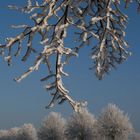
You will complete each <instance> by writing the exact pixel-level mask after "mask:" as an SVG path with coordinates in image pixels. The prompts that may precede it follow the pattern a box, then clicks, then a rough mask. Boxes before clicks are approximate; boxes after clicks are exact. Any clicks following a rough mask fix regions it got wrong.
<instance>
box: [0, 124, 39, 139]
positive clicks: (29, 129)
mask: <svg viewBox="0 0 140 140" xmlns="http://www.w3.org/2000/svg"><path fill="white" fill-rule="evenodd" d="M0 140H38V138H37V133H36V129H35V128H34V127H33V125H32V124H24V125H23V126H22V127H21V128H18V127H15V128H11V129H10V130H0Z"/></svg>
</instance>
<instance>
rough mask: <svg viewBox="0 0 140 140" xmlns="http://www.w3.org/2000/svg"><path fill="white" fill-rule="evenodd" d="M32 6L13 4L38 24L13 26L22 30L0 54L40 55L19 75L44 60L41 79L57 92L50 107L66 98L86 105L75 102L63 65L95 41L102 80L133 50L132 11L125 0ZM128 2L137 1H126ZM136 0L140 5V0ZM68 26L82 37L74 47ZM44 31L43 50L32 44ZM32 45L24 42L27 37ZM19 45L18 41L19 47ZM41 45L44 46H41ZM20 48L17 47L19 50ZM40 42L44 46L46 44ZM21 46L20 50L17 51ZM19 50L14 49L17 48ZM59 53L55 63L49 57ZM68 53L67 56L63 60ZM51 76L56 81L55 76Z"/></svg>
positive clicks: (48, 1)
mask: <svg viewBox="0 0 140 140" xmlns="http://www.w3.org/2000/svg"><path fill="white" fill-rule="evenodd" d="M27 2H28V3H27V6H24V7H17V6H11V5H10V6H9V8H10V9H14V10H18V11H21V12H24V13H27V14H29V15H30V19H31V20H32V21H33V23H34V25H33V26H31V25H25V24H23V25H13V26H12V27H13V28H21V29H22V30H23V31H22V32H21V33H20V34H18V35H17V36H15V37H10V38H7V39H6V41H7V42H6V44H5V45H1V46H0V54H4V52H6V51H7V50H8V54H6V53H5V60H6V61H7V62H8V65H11V63H12V58H13V56H16V57H17V56H18V55H20V54H23V53H22V50H24V52H25V50H26V53H25V54H24V56H23V57H22V61H27V60H28V58H29V57H30V56H32V53H35V55H36V60H35V62H34V64H33V66H31V67H30V68H29V69H28V70H27V71H26V72H25V73H24V74H23V75H21V76H20V77H18V78H15V80H16V81H17V82H20V81H21V80H22V79H23V78H25V77H27V76H28V75H29V74H31V73H32V72H33V71H36V70H39V67H40V65H41V64H45V65H46V66H47V67H48V75H47V76H46V77H44V78H42V79H41V81H47V82H49V80H50V79H53V80H54V81H53V82H52V83H48V84H47V85H46V86H45V87H46V89H47V90H49V91H50V92H51V95H52V96H53V98H52V100H51V102H50V104H49V105H48V106H47V108H49V107H52V106H54V104H55V103H56V102H58V103H59V104H60V103H63V101H65V100H68V101H69V103H70V104H71V106H72V107H73V109H74V110H75V111H78V110H79V107H80V106H82V105H85V104H84V103H79V102H76V101H74V100H73V99H72V98H71V97H70V96H69V94H68V93H69V91H68V90H67V89H66V88H65V86H64V84H63V77H64V76H68V74H67V73H66V72H64V70H63V69H64V66H65V65H66V64H68V60H69V59H70V58H71V56H77V55H78V54H79V50H80V49H81V48H82V47H84V46H87V45H89V46H91V47H92V52H91V58H92V59H93V61H94V66H93V68H95V69H96V75H97V77H98V78H99V79H102V78H103V77H104V75H105V73H108V72H109V71H110V70H111V68H112V67H116V64H120V63H122V62H123V61H124V60H126V59H127V57H128V56H129V55H130V53H129V52H128V51H127V47H128V44H127V43H126V41H125V39H124V37H125V31H124V29H125V28H126V22H127V16H126V15H125V14H123V12H122V11H121V10H120V5H121V3H122V1H120V0H103V1H100V0H94V1H93V0H59V1H58V0H43V1H42V3H41V2H40V1H38V0H34V1H33V0H28V1H27ZM124 2H125V3H126V7H128V5H129V3H131V2H133V1H130V0H125V1H124ZM135 2H137V3H138V5H139V4H140V1H139V0H135ZM68 28H70V29H72V31H73V32H75V36H72V37H73V40H75V38H76V37H77V39H76V41H77V43H76V45H77V44H79V45H78V46H73V48H74V49H72V47H70V46H67V47H66V45H65V38H66V37H67V32H68ZM36 34H39V35H40V36H41V39H40V40H39V42H40V46H41V47H42V49H39V50H42V51H38V49H36V48H35V47H34V46H33V39H34V37H35V36H36ZM25 39H26V40H27V45H26V46H23V43H22V42H23V41H24V40H25ZM16 45H17V46H16ZM40 46H39V47H40ZM15 47H17V50H16V49H15ZM41 47H40V48H41ZM15 50H16V51H15ZM14 51H15V52H14ZM52 55H53V56H55V63H54V64H53V65H51V61H50V57H51V56H52ZM63 58H64V59H63ZM51 81H52V80H51Z"/></svg>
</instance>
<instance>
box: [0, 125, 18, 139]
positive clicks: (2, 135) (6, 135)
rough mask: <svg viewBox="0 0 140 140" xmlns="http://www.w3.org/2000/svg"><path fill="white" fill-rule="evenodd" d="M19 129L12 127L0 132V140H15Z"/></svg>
mask: <svg viewBox="0 0 140 140" xmlns="http://www.w3.org/2000/svg"><path fill="white" fill-rule="evenodd" d="M18 131H19V128H18V127H14V128H11V129H10V130H0V140H17V135H18Z"/></svg>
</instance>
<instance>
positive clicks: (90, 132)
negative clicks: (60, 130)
mask: <svg viewBox="0 0 140 140" xmlns="http://www.w3.org/2000/svg"><path fill="white" fill-rule="evenodd" d="M95 122H96V120H95V118H94V117H93V115H92V114H91V113H89V112H88V111H87V110H86V109H84V110H82V111H80V112H74V113H73V115H72V116H71V117H70V118H69V119H68V121H67V128H66V135H67V139H68V140H93V139H94V138H95V129H96V128H95V126H94V124H95Z"/></svg>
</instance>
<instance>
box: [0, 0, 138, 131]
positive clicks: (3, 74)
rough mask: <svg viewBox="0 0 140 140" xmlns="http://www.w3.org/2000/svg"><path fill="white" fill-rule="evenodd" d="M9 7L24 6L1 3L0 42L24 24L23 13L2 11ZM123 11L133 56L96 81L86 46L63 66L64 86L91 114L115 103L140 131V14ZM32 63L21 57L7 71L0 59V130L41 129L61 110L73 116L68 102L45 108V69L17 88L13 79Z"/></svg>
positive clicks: (7, 0) (8, 0)
mask: <svg viewBox="0 0 140 140" xmlns="http://www.w3.org/2000/svg"><path fill="white" fill-rule="evenodd" d="M8 4H17V5H23V4H25V1H20V0H1V1H0V21H1V22H0V41H1V43H3V42H4V39H5V38H6V37H10V36H11V37H12V36H15V35H16V33H17V31H15V30H13V29H11V28H10V25H11V24H18V23H19V24H20V23H21V24H22V23H25V22H27V21H28V19H27V18H26V16H25V15H23V14H21V13H18V12H16V11H11V10H8V9H7V8H6V6H7V5H8ZM125 12H126V13H128V15H129V23H128V27H127V36H126V40H127V41H128V42H129V44H130V46H131V48H130V50H131V51H132V53H133V55H132V56H131V57H130V58H129V59H128V61H126V62H125V63H124V64H122V65H120V66H118V68H117V70H112V71H111V73H110V75H108V76H106V77H105V78H104V79H103V80H102V81H99V80H98V79H97V78H96V77H95V75H94V72H93V71H90V70H89V67H90V66H91V60H90V57H89V54H90V48H89V47H87V48H84V49H83V50H81V52H80V56H79V58H78V59H77V58H72V60H71V61H70V64H69V65H68V66H67V67H66V71H68V72H69V74H70V77H68V78H66V79H65V81H64V82H65V84H66V86H67V88H68V89H69V90H70V94H71V95H72V96H73V98H74V99H76V100H87V101H88V108H89V110H90V111H91V112H92V113H93V114H94V115H95V116H97V115H98V114H99V113H100V111H101V110H102V108H103V107H105V106H107V104H108V103H115V104H116V105H118V106H119V108H120V109H122V110H124V111H125V113H128V115H129V116H130V119H131V121H132V123H133V125H134V127H135V129H136V131H138V132H140V109H139V107H140V28H139V25H140V14H137V13H136V7H135V6H131V7H130V8H129V10H126V11H125ZM19 32H20V31H19ZM68 43H69V44H70V42H68ZM31 62H32V60H29V62H27V63H25V64H23V63H22V62H20V59H17V60H16V59H14V60H13V66H12V67H11V68H9V67H8V66H7V64H6V63H5V62H4V61H3V59H2V58H1V57H0V63H1V66H0V128H2V129H5V128H11V127H14V126H20V125H22V124H23V123H28V122H29V123H33V124H34V125H35V126H39V124H40V122H41V120H42V119H43V118H44V117H45V116H46V115H47V114H48V113H49V112H50V111H56V112H61V113H62V114H63V115H64V116H65V117H67V116H68V115H69V114H70V113H72V109H71V108H70V106H69V105H68V104H67V103H64V104H63V105H61V106H56V107H55V108H53V109H50V110H45V106H46V105H47V104H48V103H49V100H50V96H49V95H48V93H47V92H46V91H45V89H44V88H43V85H44V84H45V83H40V81H39V79H40V77H43V76H44V75H45V69H44V67H41V70H40V71H39V72H34V73H33V74H32V75H30V76H29V77H28V78H26V79H24V80H23V81H22V82H21V83H19V84H17V83H15V82H14V81H13V80H12V79H13V78H14V77H16V76H19V75H20V74H22V73H23V72H24V71H25V70H27V67H28V66H29V65H30V63H31Z"/></svg>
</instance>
